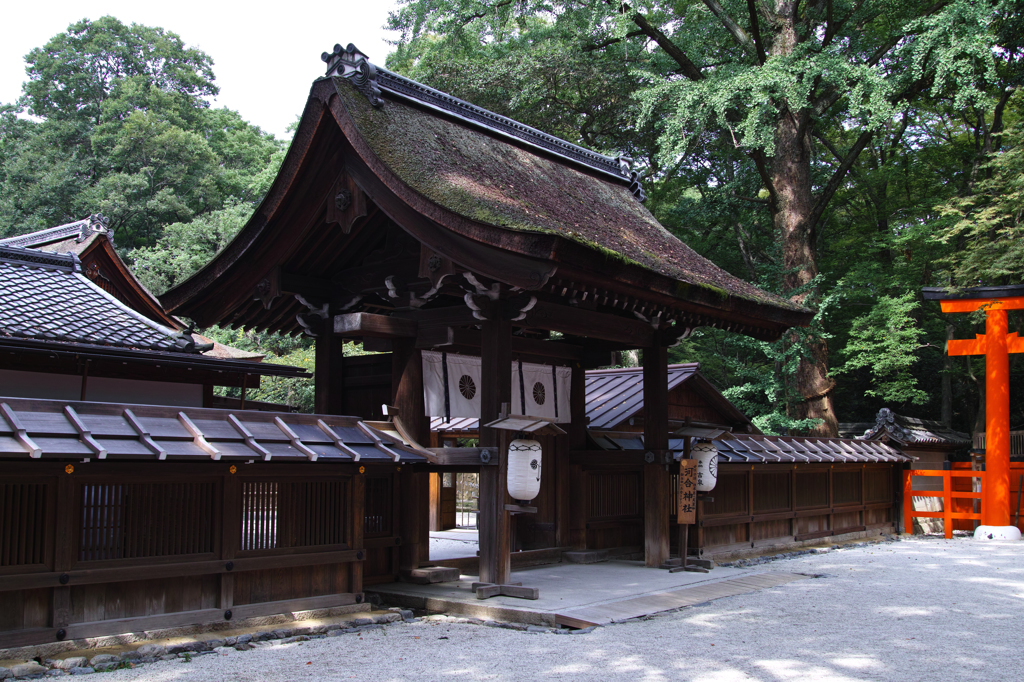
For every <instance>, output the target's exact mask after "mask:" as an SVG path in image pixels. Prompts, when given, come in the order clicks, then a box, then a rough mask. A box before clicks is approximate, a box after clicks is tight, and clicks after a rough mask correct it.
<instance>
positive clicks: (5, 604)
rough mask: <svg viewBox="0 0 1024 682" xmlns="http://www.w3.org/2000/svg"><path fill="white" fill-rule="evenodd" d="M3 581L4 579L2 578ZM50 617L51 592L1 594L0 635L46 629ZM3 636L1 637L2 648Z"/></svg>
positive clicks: (12, 591)
mask: <svg viewBox="0 0 1024 682" xmlns="http://www.w3.org/2000/svg"><path fill="white" fill-rule="evenodd" d="M0 580H2V578H0ZM49 617H50V590H49V589H46V588H40V589H35V590H11V591H9V592H0V633H2V632H4V631H8V630H21V629H24V628H41V627H46V626H47V625H48V624H49V623H48V621H49ZM2 642H3V636H2V635H0V646H2Z"/></svg>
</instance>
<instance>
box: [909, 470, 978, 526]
mask: <svg viewBox="0 0 1024 682" xmlns="http://www.w3.org/2000/svg"><path fill="white" fill-rule="evenodd" d="M915 476H928V477H933V478H939V479H941V480H942V490H914V489H913V485H914V483H913V482H914V477H915ZM972 478H977V479H979V480H980V481H981V486H982V487H983V488H984V486H985V472H984V471H972V470H970V469H906V470H905V471H904V472H903V525H904V527H905V530H906V532H907V533H909V534H911V535H912V534H913V533H914V519H915V518H926V519H942V526H943V530H944V532H945V535H946V537H947V538H951V537H953V530H954V525H955V521H956V520H967V521H980V520H981V514H980V513H976V512H974V511H973V510H972V511H963V507H962V505H956V504H954V500H958V501H959V500H979V501H980V500H981V492H980V491H979V492H975V491H973V490H968V491H964V490H957V489H956V487H958V486H954V484H953V481H954V479H972ZM960 487H962V486H960ZM915 497H938V498H941V499H942V511H915V510H914V498H915ZM972 506H973V504H972Z"/></svg>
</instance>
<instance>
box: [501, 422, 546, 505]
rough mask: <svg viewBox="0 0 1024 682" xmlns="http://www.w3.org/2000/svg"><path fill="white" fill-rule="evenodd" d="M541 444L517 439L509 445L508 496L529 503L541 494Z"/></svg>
mask: <svg viewBox="0 0 1024 682" xmlns="http://www.w3.org/2000/svg"><path fill="white" fill-rule="evenodd" d="M540 464H541V448H540V443H538V442H537V441H535V440H529V439H526V438H517V439H516V440H514V441H512V442H511V443H509V445H508V494H509V495H511V496H512V499H514V500H521V501H523V502H529V501H530V500H532V499H533V498H535V497H537V495H538V494H539V493H540Z"/></svg>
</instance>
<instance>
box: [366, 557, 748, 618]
mask: <svg viewBox="0 0 1024 682" xmlns="http://www.w3.org/2000/svg"><path fill="white" fill-rule="evenodd" d="M767 570H768V569H764V570H762V571H750V570H746V569H741V568H716V569H714V570H712V571H711V572H710V573H669V572H668V571H664V570H660V569H655V568H646V567H645V566H644V565H643V562H642V561H606V562H602V563H598V564H569V563H563V564H550V565H546V566H535V567H531V568H526V569H523V570H521V571H513V573H512V582H522V584H523V585H524V586H526V587H536V588H538V589H539V590H540V599H536V600H527V599H517V598H515V597H505V596H498V597H492V598H490V599H486V600H481V599H477V598H476V594H475V593H474V592H473V590H472V583H473V582H475V581H477V580H478V578H477V577H476V576H462V579H461V580H459V581H458V582H450V583H439V584H434V585H413V584H409V583H387V584H383V585H374V586H372V587H368V588H367V592H373V593H376V594H379V595H380V597H381V599H382V600H383V601H384V602H386V603H388V604H391V605H394V606H405V607H409V608H416V609H426V610H428V611H434V612H439V613H441V612H443V613H459V614H463V615H471V616H475V617H478V618H485V619H492V620H505V621H512V622H519V623H531V624H534V625H556V624H557V623H558V619H557V616H558V615H559V614H563V613H564V614H567V615H571V614H572V612H573V610H574V609H583V608H593V607H597V606H600V605H602V604H610V603H612V602H619V601H623V600H629V599H635V598H637V597H644V596H650V595H655V594H659V593H664V592H670V591H672V590H678V589H681V588H687V587H693V586H696V585H701V584H708V583H716V582H720V581H723V580H727V579H729V578H738V577H741V576H749V575H754V574H755V573H763V572H766V571H767ZM705 601H706V600H705ZM669 608H676V607H674V606H666V607H665V608H655V609H654V610H652V611H649V612H651V613H653V612H657V611H663V610H667V609H669Z"/></svg>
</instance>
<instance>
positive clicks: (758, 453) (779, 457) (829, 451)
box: [714, 434, 914, 463]
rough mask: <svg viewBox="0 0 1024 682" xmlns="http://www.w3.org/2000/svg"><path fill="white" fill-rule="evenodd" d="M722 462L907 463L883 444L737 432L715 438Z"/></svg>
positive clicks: (896, 452)
mask: <svg viewBox="0 0 1024 682" xmlns="http://www.w3.org/2000/svg"><path fill="white" fill-rule="evenodd" d="M714 443H715V449H716V450H718V459H719V461H722V462H740V463H742V462H753V463H771V462H786V463H788V462H798V463H800V462H909V461H911V460H912V459H914V458H913V457H909V456H907V455H904V454H903V453H902V452H900V451H899V450H896V449H895V448H892V447H889V446H888V445H886V444H885V443H878V442H872V441H863V440H853V439H847V438H813V437H802V436H755V435H750V434H737V435H734V436H733V437H732V438H727V439H721V440H716V441H714Z"/></svg>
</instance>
